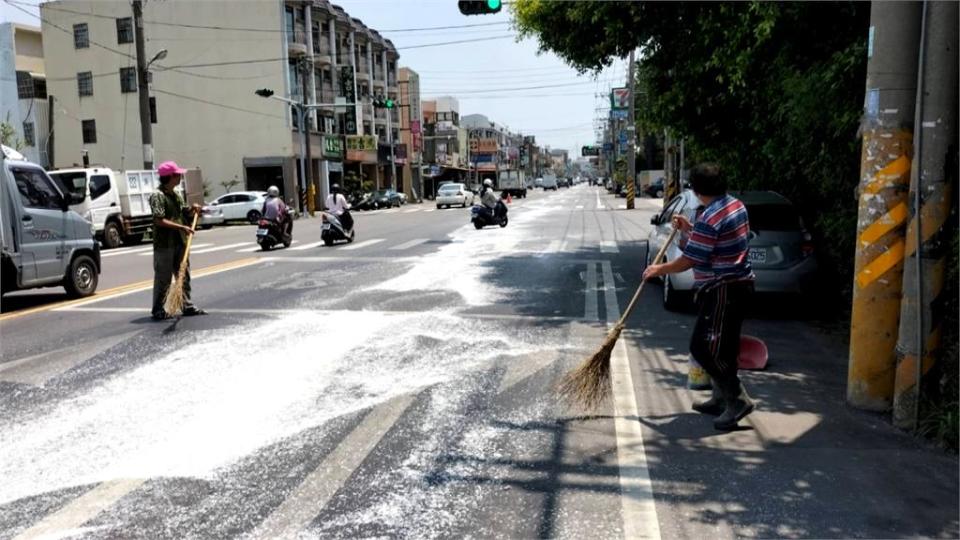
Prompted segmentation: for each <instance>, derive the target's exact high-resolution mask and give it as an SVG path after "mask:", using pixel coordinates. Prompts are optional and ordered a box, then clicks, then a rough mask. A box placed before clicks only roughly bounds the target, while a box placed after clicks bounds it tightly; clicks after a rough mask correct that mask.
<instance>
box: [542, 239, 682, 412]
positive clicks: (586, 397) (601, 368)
mask: <svg viewBox="0 0 960 540" xmlns="http://www.w3.org/2000/svg"><path fill="white" fill-rule="evenodd" d="M676 235H677V229H674V230H673V232H671V233H670V237H669V238H667V241H666V242H664V244H663V246H661V247H660V251H659V252H657V256H656V257H654V258H653V263H652V264H657V263H658V262H660V259H662V258H663V255H664V254H665V253H666V252H667V246H669V245H670V243H671V242H673V238H674V237H675V236H676ZM644 283H646V281H645V280H644V281H641V282H640V286H639V287H637V292H635V293H633V299H632V300H630V305H628V306H627V309H626V310H625V311H624V312H623V315H622V316H621V317H620V320H619V321H617V324H616V325H614V327H613V328H611V329H610V332H608V333H607V339H605V340H604V341H603V345H601V346H600V349H598V350H597V352H595V353H593V356H591V357H590V358H587V359H586V360H584V361H583V363H581V364H580V365H579V366H578V367H577V368H576V369H574V370H573V371H571V372H569V373H567V374H566V375H565V376H564V377H563V379H562V380H561V381H560V386H559V391H560V395H561V396H562V397H563V398H564V399H565V400H566V401H568V402H571V403H577V404H579V405H581V406H582V407H584V408H586V409H593V408H595V407H596V406H597V405H599V404H600V403H602V402H603V401H604V400H605V399H606V398H607V396H608V395H609V394H610V354H611V353H612V352H613V347H614V345H616V344H617V340H618V339H620V332H622V331H623V327H624V325H625V324H626V322H627V319H629V318H630V313H632V312H633V308H634V307H636V305H637V300H638V299H639V298H640V293H641V292H643V285H644Z"/></svg>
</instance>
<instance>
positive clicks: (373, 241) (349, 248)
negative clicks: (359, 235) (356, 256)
mask: <svg viewBox="0 0 960 540" xmlns="http://www.w3.org/2000/svg"><path fill="white" fill-rule="evenodd" d="M383 241H384V239H383V238H373V239H370V240H367V241H365V242H359V243H356V244H350V245H347V246H344V247H342V248H340V249H341V250H343V251H353V250H355V249H363V248H365V247H367V246H372V245H374V244H379V243H380V242H383Z"/></svg>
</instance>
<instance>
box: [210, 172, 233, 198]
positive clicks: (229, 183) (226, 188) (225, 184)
mask: <svg viewBox="0 0 960 540" xmlns="http://www.w3.org/2000/svg"><path fill="white" fill-rule="evenodd" d="M220 185H221V186H223V190H224V192H226V193H230V190H231V189H233V188H235V187H237V186H239V185H240V180H239V179H238V178H237V177H236V176H234V177H233V178H231V179H229V180H224V181H222V182H220ZM204 190H206V188H204ZM204 196H206V193H204Z"/></svg>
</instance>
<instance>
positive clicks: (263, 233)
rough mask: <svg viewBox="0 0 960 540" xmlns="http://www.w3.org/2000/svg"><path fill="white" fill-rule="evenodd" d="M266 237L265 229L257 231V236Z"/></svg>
mask: <svg viewBox="0 0 960 540" xmlns="http://www.w3.org/2000/svg"><path fill="white" fill-rule="evenodd" d="M266 235H267V230H266V229H257V236H266Z"/></svg>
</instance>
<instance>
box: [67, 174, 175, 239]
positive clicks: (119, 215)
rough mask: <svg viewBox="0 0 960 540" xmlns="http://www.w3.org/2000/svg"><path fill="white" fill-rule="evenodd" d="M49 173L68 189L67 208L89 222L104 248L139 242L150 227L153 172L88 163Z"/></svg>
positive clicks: (154, 175)
mask: <svg viewBox="0 0 960 540" xmlns="http://www.w3.org/2000/svg"><path fill="white" fill-rule="evenodd" d="M49 174H50V176H51V177H53V178H54V179H55V180H59V181H60V183H61V184H62V185H63V186H65V187H66V189H68V190H70V192H71V195H72V197H73V200H74V203H73V204H71V206H70V208H71V209H72V210H74V211H75V212H77V213H78V214H80V215H81V216H83V217H84V218H86V219H87V221H89V222H90V223H92V224H93V226H94V228H95V230H96V231H97V239H98V240H100V242H102V243H103V247H104V248H107V249H110V248H115V247H118V246H120V245H121V244H125V245H135V244H139V243H140V242H142V241H143V236H144V235H145V234H146V233H147V232H148V231H149V230H150V228H151V227H152V225H153V217H152V214H151V212H150V194H151V193H153V192H154V191H155V190H156V188H157V183H158V182H159V180H158V179H157V177H156V173H155V172H153V171H126V172H120V171H114V170H112V169H108V168H106V167H89V168H79V169H58V170H55V171H50V173H49Z"/></svg>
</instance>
